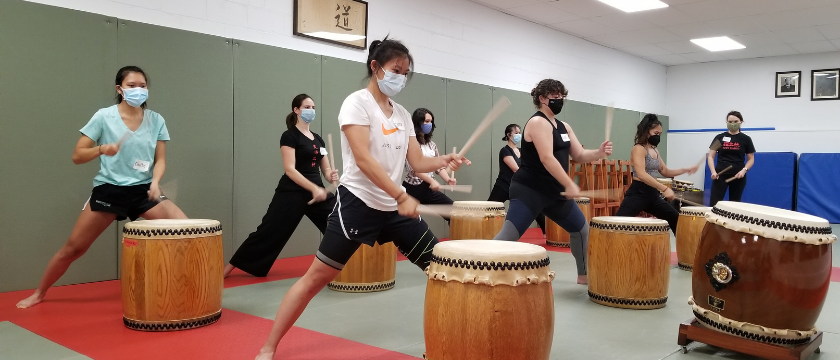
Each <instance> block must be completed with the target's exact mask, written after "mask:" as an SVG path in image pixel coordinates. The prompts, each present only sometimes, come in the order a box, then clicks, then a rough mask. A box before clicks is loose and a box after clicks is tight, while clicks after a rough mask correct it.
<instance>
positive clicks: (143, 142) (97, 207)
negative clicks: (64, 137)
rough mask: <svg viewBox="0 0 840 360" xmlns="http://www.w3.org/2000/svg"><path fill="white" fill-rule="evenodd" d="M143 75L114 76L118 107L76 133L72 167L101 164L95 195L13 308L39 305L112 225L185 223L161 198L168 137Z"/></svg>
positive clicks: (135, 71) (129, 70) (128, 71)
mask: <svg viewBox="0 0 840 360" xmlns="http://www.w3.org/2000/svg"><path fill="white" fill-rule="evenodd" d="M146 82H147V81H146V74H145V73H144V72H143V70H141V69H140V68H138V67H136V66H126V67H123V68H122V69H120V70H119V72H117V78H116V82H115V84H116V90H117V105H113V106H111V107H107V108H104V109H100V110H99V111H97V112H96V114H94V115H93V117H92V118H91V119H90V121H89V122H88V123H87V125H85V126H84V127H83V128H82V129H81V130H80V131H81V133H82V137H81V139H79V142H78V143H77V144H76V149H75V150H74V151H73V162H74V163H76V164H84V163H87V162H89V161H91V160H94V159H97V158H98V159H99V162H100V168H99V173H98V174H97V175H96V177H95V178H94V179H93V186H94V187H93V191H92V192H91V195H90V199H89V200H88V201H87V203H85V206H84V208H83V209H82V214H81V215H79V219H78V220H77V221H76V225H75V226H74V227H73V231H72V232H71V233H70V238H69V239H67V243H65V244H64V246H63V247H62V248H61V249H60V250H59V251H58V253H56V254H55V255H54V256H53V257H52V259H51V260H50V262H49V264H48V265H47V270H46V271H45V272H44V276H43V277H42V278H41V283H40V284H39V285H38V288H37V289H36V290H35V293H34V294H32V295H31V296H29V297H28V298H26V299H23V300H21V301H20V302H19V303H18V304H17V307H19V308H27V307H30V306H33V305H35V304H38V303H40V302H41V301H42V300H43V299H44V295H46V293H47V290H48V289H49V288H50V286H52V285H53V284H54V283H55V282H56V281H57V280H58V279H59V278H60V277H61V276H62V275H64V272H65V271H67V268H68V267H70V264H71V263H73V261H75V260H76V259H78V258H79V257H81V256H82V255H83V254H84V253H85V251H87V249H88V248H89V247H90V245H91V244H93V241H94V240H96V238H97V237H99V235H100V234H102V232H103V231H105V229H106V228H107V227H108V226H109V225H110V224H111V222H113V221H114V220H124V219H126V218H130V219H131V220H135V219H137V218H138V217H143V218H145V219H150V220H151V219H186V218H187V216H186V215H184V212H182V211H181V209H179V208H178V206H176V205H175V204H174V203H173V202H172V201H166V200H168V199H167V198H166V196H164V195H163V193H161V190H160V185H159V184H160V180H161V178H163V173H164V171H166V141H168V140H169V131H167V130H166V123H165V122H164V121H163V117H161V116H160V115H159V114H158V113H156V112H154V111H151V110H147V109H146V98H148V95H149V92H148V90H147V89H146Z"/></svg>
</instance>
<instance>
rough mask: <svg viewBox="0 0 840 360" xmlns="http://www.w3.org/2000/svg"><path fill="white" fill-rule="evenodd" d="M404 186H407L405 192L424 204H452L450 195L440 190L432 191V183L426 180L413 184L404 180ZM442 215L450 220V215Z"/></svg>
mask: <svg viewBox="0 0 840 360" xmlns="http://www.w3.org/2000/svg"><path fill="white" fill-rule="evenodd" d="M403 186H404V187H405V192H406V193H407V194H408V195H411V197H413V198H415V199H417V201H419V202H420V203H421V204H423V205H436V204H443V205H452V203H453V201H452V199H450V198H449V196H446V195H444V194H443V193H442V192H440V191H432V189H431V185H429V183H427V182H425V181H424V182H422V183H420V185H411V184H409V183H407V182H403ZM441 217H442V218H443V219H444V220H446V221H449V216H445V215H441Z"/></svg>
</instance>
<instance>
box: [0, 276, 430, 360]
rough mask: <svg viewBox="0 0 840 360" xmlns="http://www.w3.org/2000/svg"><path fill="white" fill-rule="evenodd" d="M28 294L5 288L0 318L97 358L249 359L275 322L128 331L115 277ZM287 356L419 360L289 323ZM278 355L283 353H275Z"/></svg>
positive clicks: (226, 319)
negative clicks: (43, 296)
mask: <svg viewBox="0 0 840 360" xmlns="http://www.w3.org/2000/svg"><path fill="white" fill-rule="evenodd" d="M28 294H30V291H16V292H10V293H3V294H0V308H2V309H3V312H2V315H0V321H6V320H9V321H12V322H13V323H15V324H17V325H19V326H21V327H23V328H26V329H28V330H30V331H32V332H34V333H36V334H38V335H41V336H43V337H45V338H47V339H49V340H51V341H54V342H56V343H58V344H60V345H62V346H65V347H67V348H69V349H71V350H73V351H76V352H78V353H81V354H83V355H86V356H88V357H91V358H93V359H96V360H106V359H115V360H116V359H120V360H123V359H161V360H164V359H220V360H221V359H224V360H229V359H252V358H253V357H254V356H256V354H257V352H258V351H259V349H260V346H262V343H263V341H265V339H266V337H267V336H268V332H269V330H270V329H271V324H272V321H271V320H268V319H263V318H260V317H256V316H252V315H247V314H244V313H240V312H237V311H233V310H228V309H225V310H223V311H222V318H221V319H220V320H219V321H218V322H217V323H215V324H213V325H210V326H206V327H203V328H198V329H193V330H187V331H174V332H167V333H150V332H141V331H133V330H129V329H127V328H126V327H125V326H124V325H123V323H122V303H121V301H120V285H119V282H118V281H104V282H97V283H90V284H83V285H73V286H61V287H56V288H53V289H52V290H51V291H50V293H49V296H48V298H47V301H45V302H44V303H41V304H39V305H38V306H35V307H33V308H31V309H16V308H15V307H14V305H15V303H16V302H17V301H18V300H20V299H21V298H23V297H24V296H26V295H28ZM281 353H282V354H283V359H300V360H303V359H312V360H314V359H319V360H325V359H336V360H339V359H342V360H343V359H348V360H349V359H370V358H374V357H376V358H379V359H385V358H387V359H400V360H406V359H416V358H414V357H411V356H408V355H405V354H401V353H396V352H392V351H388V350H385V349H380V348H377V347H373V346H368V345H365V344H361V343H357V342H354V341H350V340H346V339H342V338H338V337H335V336H330V335H326V334H322V333H318V332H315V331H311V330H306V329H302V328H297V327H295V328H292V330H291V331H290V332H289V334H288V335H287V336H286V338H285V339H284V340H283V341H282V343H281V346H280V348H279V349H278V354H281ZM278 358H279V356H278Z"/></svg>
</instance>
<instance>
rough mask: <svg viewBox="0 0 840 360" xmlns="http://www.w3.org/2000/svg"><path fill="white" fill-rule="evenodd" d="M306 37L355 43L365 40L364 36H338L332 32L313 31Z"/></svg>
mask: <svg viewBox="0 0 840 360" xmlns="http://www.w3.org/2000/svg"><path fill="white" fill-rule="evenodd" d="M306 35H309V36H312V37H316V38H321V39H327V40H336V41H356V40H363V39H364V38H365V36H364V35H352V34H340V33H334V32H327V31H315V32H308V33H306Z"/></svg>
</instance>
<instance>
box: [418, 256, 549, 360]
mask: <svg viewBox="0 0 840 360" xmlns="http://www.w3.org/2000/svg"><path fill="white" fill-rule="evenodd" d="M548 264H549V259H548V253H547V252H546V250H545V249H544V248H543V247H540V246H537V245H531V244H526V243H519V242H513V241H484V240H480V241H476V240H460V241H446V242H442V243H440V244H438V245H437V246H435V248H434V249H433V250H432V262H431V264H430V265H429V268H428V269H427V270H426V273H427V274H428V275H429V280H428V282H427V284H426V305H425V309H424V315H423V321H424V332H425V339H426V355H425V358H426V359H428V360H464V359H482V360H519V359H529V360H546V359H548V356H549V353H550V352H551V342H552V339H553V336H554V298H553V295H552V289H551V280H552V279H554V272H552V271H551V270H550V269H549V267H548Z"/></svg>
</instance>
